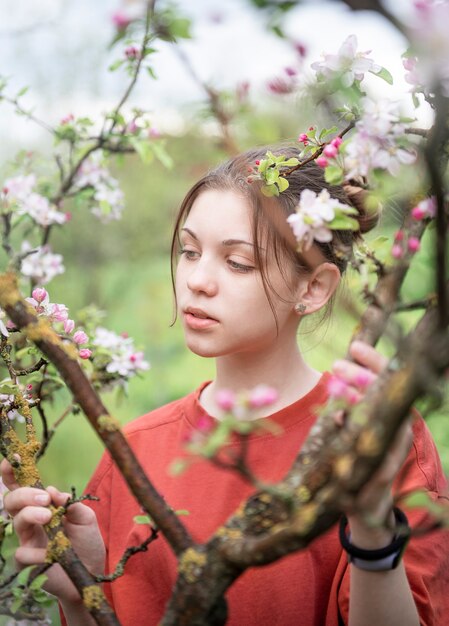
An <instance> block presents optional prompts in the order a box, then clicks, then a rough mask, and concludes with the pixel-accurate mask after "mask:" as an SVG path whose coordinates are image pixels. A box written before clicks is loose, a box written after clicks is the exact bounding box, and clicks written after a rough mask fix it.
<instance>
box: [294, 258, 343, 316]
mask: <svg viewBox="0 0 449 626" xmlns="http://www.w3.org/2000/svg"><path fill="white" fill-rule="evenodd" d="M340 279H341V274H340V270H339V269H338V267H337V266H336V265H335V264H334V263H320V265H318V267H316V268H315V269H314V270H313V272H312V273H311V274H309V275H307V276H305V277H304V281H301V283H300V285H299V286H298V290H297V302H301V303H303V304H305V306H306V307H307V308H306V310H305V314H306V315H307V314H310V313H315V311H319V310H320V309H321V308H322V307H323V306H324V305H325V304H326V303H327V302H328V301H329V299H330V298H331V297H332V296H333V295H334V293H335V290H336V289H337V287H338V285H339V284H340Z"/></svg>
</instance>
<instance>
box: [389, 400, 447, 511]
mask: <svg viewBox="0 0 449 626" xmlns="http://www.w3.org/2000/svg"><path fill="white" fill-rule="evenodd" d="M414 413H415V414H416V417H415V420H414V422H413V444H412V447H411V449H410V452H409V454H408V457H407V459H406V460H405V463H404V465H403V467H402V470H401V472H400V473H399V475H398V478H397V480H396V485H395V486H396V491H397V493H399V494H401V495H402V494H404V495H405V494H407V493H410V492H412V491H415V490H417V489H424V490H425V491H428V492H431V493H433V494H434V495H435V496H436V497H443V498H445V499H446V498H448V493H449V492H448V483H447V479H446V476H445V474H444V471H443V468H442V466H441V460H440V457H439V454H438V450H437V447H436V445H435V442H434V440H433V438H432V435H431V433H430V431H429V429H428V427H427V424H426V423H425V421H424V420H423V418H422V417H421V416H420V415H419V414H418V413H417V412H414Z"/></svg>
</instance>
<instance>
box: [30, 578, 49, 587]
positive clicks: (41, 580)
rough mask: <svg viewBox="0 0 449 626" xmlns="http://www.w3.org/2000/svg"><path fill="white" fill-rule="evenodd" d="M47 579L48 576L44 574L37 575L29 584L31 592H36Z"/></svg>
mask: <svg viewBox="0 0 449 626" xmlns="http://www.w3.org/2000/svg"><path fill="white" fill-rule="evenodd" d="M47 579H48V576H46V575H45V574H39V576H36V578H35V579H34V580H33V582H32V583H31V585H30V589H32V590H33V591H37V590H38V589H40V588H41V587H42V585H43V584H44V583H45V581H46V580H47Z"/></svg>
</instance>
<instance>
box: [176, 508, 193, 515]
mask: <svg viewBox="0 0 449 626" xmlns="http://www.w3.org/2000/svg"><path fill="white" fill-rule="evenodd" d="M175 513H176V515H190V511H187V509H178V510H177V511H175Z"/></svg>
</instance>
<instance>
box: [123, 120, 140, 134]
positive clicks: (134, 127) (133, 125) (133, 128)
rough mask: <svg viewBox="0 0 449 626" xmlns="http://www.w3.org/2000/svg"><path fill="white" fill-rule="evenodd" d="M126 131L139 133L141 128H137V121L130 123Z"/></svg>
mask: <svg viewBox="0 0 449 626" xmlns="http://www.w3.org/2000/svg"><path fill="white" fill-rule="evenodd" d="M126 130H127V132H128V133H137V132H139V130H140V128H139V127H138V126H137V124H136V122H135V120H131V121H130V122H128V124H127V126H126Z"/></svg>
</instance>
